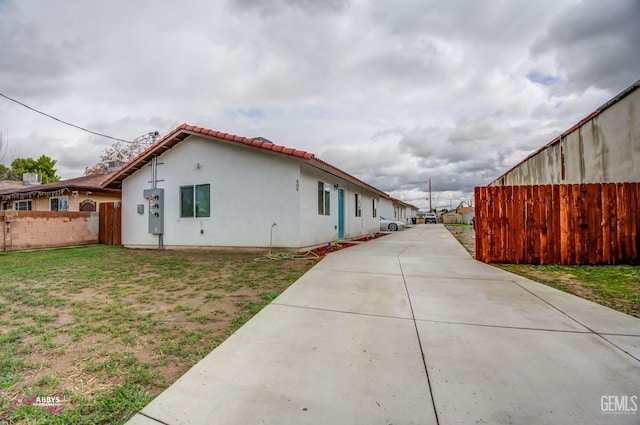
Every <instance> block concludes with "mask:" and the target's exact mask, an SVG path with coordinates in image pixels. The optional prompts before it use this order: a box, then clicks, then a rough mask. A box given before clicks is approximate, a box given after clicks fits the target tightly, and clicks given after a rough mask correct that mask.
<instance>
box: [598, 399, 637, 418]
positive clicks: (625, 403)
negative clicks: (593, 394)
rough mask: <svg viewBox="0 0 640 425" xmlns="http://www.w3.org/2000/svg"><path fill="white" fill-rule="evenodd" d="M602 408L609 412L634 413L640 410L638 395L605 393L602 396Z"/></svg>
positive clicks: (603, 411) (603, 410)
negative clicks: (639, 408)
mask: <svg viewBox="0 0 640 425" xmlns="http://www.w3.org/2000/svg"><path fill="white" fill-rule="evenodd" d="M600 410H602V413H608V414H623V415H624V414H626V415H634V414H636V412H637V411H638V396H637V395H631V396H629V395H622V396H620V395H603V396H602V397H600Z"/></svg>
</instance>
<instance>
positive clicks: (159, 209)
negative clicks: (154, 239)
mask: <svg viewBox="0 0 640 425" xmlns="http://www.w3.org/2000/svg"><path fill="white" fill-rule="evenodd" d="M144 198H145V199H146V200H147V201H148V202H149V233H153V234H154V235H162V234H163V233H164V189H145V190H144Z"/></svg>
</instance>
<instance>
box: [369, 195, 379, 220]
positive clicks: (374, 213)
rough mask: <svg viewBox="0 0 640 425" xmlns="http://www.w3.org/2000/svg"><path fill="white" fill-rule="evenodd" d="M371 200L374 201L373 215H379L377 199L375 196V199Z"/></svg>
mask: <svg viewBox="0 0 640 425" xmlns="http://www.w3.org/2000/svg"><path fill="white" fill-rule="evenodd" d="M371 201H373V202H372V208H373V216H374V217H377V216H378V209H377V208H376V200H375V198H374V199H372V200H371Z"/></svg>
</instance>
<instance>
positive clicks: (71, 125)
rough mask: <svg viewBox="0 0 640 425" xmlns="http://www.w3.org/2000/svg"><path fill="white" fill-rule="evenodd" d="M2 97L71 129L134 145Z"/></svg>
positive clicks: (128, 141) (7, 97)
mask: <svg viewBox="0 0 640 425" xmlns="http://www.w3.org/2000/svg"><path fill="white" fill-rule="evenodd" d="M0 96H2V97H4V98H5V99H8V100H10V101H12V102H15V103H17V104H18V105H21V106H24V107H25V108H27V109H29V110H31V111H33V112H37V113H38V114H40V115H44V116H45V117H47V118H51V119H52V120H55V121H58V122H60V123H62V124H65V125H68V126H70V127H74V128H77V129H78V130H82V131H86V132H87V133H91V134H95V135H96V136H100V137H106V138H107V139H111V140H116V141H118V142H124V143H133V142H132V141H130V140H124V139H118V138H117V137H111V136H107V135H106V134H102V133H98V132H96V131H92V130H88V129H86V128H84V127H80V126H79V125H75V124H72V123H70V122H67V121H64V120H61V119H60V118H56V117H54V116H52V115H49V114H47V113H45V112H42V111H39V110H37V109H35V108H32V107H31V106H29V105H26V104H24V103H22V102H20V101H19V100H16V99H13V98H11V97H9V96H7V95H5V94H2V93H0Z"/></svg>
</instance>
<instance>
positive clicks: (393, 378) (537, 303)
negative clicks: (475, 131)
mask: <svg viewBox="0 0 640 425" xmlns="http://www.w3.org/2000/svg"><path fill="white" fill-rule="evenodd" d="M639 396H640V319H636V318H634V317H631V316H628V315H625V314H623V313H619V312H616V311H613V310H610V309H608V308H606V307H602V306H600V305H597V304H594V303H591V302H589V301H585V300H582V299H580V298H577V297H574V296H572V295H569V294H566V293H563V292H560V291H557V290H555V289H552V288H549V287H546V286H544V285H541V284H538V283H535V282H532V281H530V280H527V279H524V278H521V277H518V276H515V275H512V274H510V273H507V272H504V271H502V270H499V269H496V268H493V267H491V266H488V265H486V264H483V263H480V262H477V261H475V260H473V259H472V258H471V257H470V256H469V255H468V254H467V252H466V251H465V250H464V248H462V247H461V246H460V244H459V243H458V242H457V241H456V240H455V239H454V237H453V236H451V234H450V233H449V232H448V231H447V230H446V229H445V228H444V227H443V226H442V225H418V226H415V227H413V228H410V229H407V230H405V231H403V232H398V233H394V234H392V235H389V236H385V237H383V238H380V239H376V240H374V241H371V242H367V243H364V244H361V245H358V246H355V247H352V248H349V249H346V250H342V251H338V252H335V253H332V254H330V255H329V256H327V257H326V258H325V259H323V260H322V261H321V262H320V263H318V264H317V265H316V266H315V267H314V268H313V269H311V270H310V271H309V272H307V273H306V274H305V275H304V276H302V278H300V279H299V280H298V281H297V282H296V283H295V284H293V285H292V286H291V287H290V288H289V289H287V290H286V291H285V292H284V293H283V294H282V295H281V296H280V297H278V298H277V299H276V300H274V301H273V302H272V303H271V304H270V305H268V306H267V307H265V308H264V309H263V310H262V311H261V312H260V313H259V314H258V315H256V316H255V317H254V318H253V319H252V320H251V321H249V322H248V323H247V324H246V325H245V326H243V327H242V328H241V329H239V330H238V331H237V332H236V333H235V334H234V335H232V336H231V337H230V338H229V339H227V340H226V341H225V342H224V343H223V344H221V345H220V346H219V347H218V348H217V349H215V350H214V351H213V352H211V353H210V354H209V355H208V356H207V357H206V358H204V359H203V360H202V361H201V362H199V363H198V364H197V365H196V366H194V367H193V368H192V369H191V370H189V371H188V372H187V373H186V374H185V375H184V376H183V377H182V378H180V379H179V380H178V381H177V382H175V383H174V384H173V385H172V386H171V387H170V388H168V389H167V390H166V391H164V392H163V393H162V394H160V395H159V396H158V397H157V398H156V399H155V400H154V401H152V402H151V403H150V404H149V405H148V406H147V407H145V408H144V409H143V410H142V411H141V412H140V413H139V414H137V415H136V416H135V417H134V418H132V419H131V420H130V421H129V422H128V424H131V425H157V424H170V425H178V424H274V425H282V424H296V425H298V424H317V425H327V424H367V425H370V424H384V425H389V424H393V425H399V424H421V425H422V424H424V425H428V424H439V425H445V424H446V425H449V424H451V425H454V424H455V425H459V424H564V425H568V424H576V425H578V424H579V425H584V424H603V423H607V424H640V400H639V399H638V397H639Z"/></svg>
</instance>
